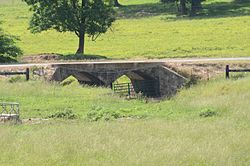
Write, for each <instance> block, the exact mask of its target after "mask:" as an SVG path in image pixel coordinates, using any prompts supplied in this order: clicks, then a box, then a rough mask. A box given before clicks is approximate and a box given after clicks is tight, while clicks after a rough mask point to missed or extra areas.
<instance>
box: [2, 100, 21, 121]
mask: <svg viewBox="0 0 250 166" xmlns="http://www.w3.org/2000/svg"><path fill="white" fill-rule="evenodd" d="M0 109H1V110H0V120H3V121H6V120H15V121H19V120H20V119H19V103H6V102H2V103H0Z"/></svg>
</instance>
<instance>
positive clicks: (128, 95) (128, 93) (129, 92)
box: [128, 83, 130, 97]
mask: <svg viewBox="0 0 250 166" xmlns="http://www.w3.org/2000/svg"><path fill="white" fill-rule="evenodd" d="M128 96H129V97H130V84H129V83H128Z"/></svg>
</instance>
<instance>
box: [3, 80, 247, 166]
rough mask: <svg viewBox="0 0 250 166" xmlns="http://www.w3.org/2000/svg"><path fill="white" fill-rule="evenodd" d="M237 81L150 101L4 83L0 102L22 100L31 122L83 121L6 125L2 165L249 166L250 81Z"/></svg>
mask: <svg viewBox="0 0 250 166" xmlns="http://www.w3.org/2000/svg"><path fill="white" fill-rule="evenodd" d="M236 78H237V77H234V78H233V79H231V80H224V78H216V79H214V80H210V81H209V82H201V83H200V84H199V85H195V86H193V87H192V88H190V89H183V90H182V91H181V92H180V93H179V94H178V95H177V96H176V97H174V98H172V99H171V100H163V101H151V100H149V101H148V102H145V100H143V99H142V100H126V99H123V98H119V97H117V96H115V95H113V94H112V92H111V90H109V89H105V88H89V87H79V85H77V84H75V83H74V84H72V85H68V86H64V87H63V86H60V85H58V84H48V83H45V82H43V81H35V80H33V81H30V82H25V81H23V82H22V81H21V82H16V83H8V82H7V81H6V80H2V81H0V101H18V102H20V104H21V116H22V117H23V118H31V117H38V118H39V117H44V118H46V117H48V116H50V115H52V114H55V113H58V112H64V111H65V110H71V111H72V113H73V114H74V115H76V116H77V118H76V119H74V120H63V119H54V120H53V119H51V120H49V121H44V122H43V123H40V124H34V125H29V124H24V125H20V126H8V125H7V126H6V125H4V126H2V125H1V126H0V137H1V139H0V144H1V148H0V154H1V155H0V161H1V162H0V165H249V164H250V148H249V147H250V139H249V138H250V123H249V121H250V112H249V98H250V91H249V89H250V84H249V81H250V77H249V76H246V77H242V78H241V77H239V78H238V79H236ZM209 112H212V114H210V113H209ZM201 113H203V114H202V115H208V117H206V116H201ZM204 113H205V114H204ZM207 113H208V114H207ZM209 115H210V116H209ZM96 117H100V119H94V118H96ZM119 117H120V118H119ZM117 118H118V119H117ZM93 120H97V122H91V121H93ZM107 120H108V121H107ZM13 156H14V157H13Z"/></svg>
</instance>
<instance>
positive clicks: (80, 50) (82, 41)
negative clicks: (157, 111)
mask: <svg viewBox="0 0 250 166" xmlns="http://www.w3.org/2000/svg"><path fill="white" fill-rule="evenodd" d="M84 44H85V33H82V34H80V35H79V46H78V49H77V51H76V54H82V55H84Z"/></svg>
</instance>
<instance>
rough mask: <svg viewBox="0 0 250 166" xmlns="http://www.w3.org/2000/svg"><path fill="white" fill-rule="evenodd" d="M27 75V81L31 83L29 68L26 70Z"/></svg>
mask: <svg viewBox="0 0 250 166" xmlns="http://www.w3.org/2000/svg"><path fill="white" fill-rule="evenodd" d="M25 75H26V81H29V79H30V69H29V68H26V73H25Z"/></svg>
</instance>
